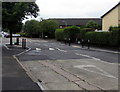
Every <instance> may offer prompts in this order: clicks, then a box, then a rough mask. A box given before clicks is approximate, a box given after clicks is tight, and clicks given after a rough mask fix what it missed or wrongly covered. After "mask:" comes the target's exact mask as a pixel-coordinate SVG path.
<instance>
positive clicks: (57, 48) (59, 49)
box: [56, 48, 67, 52]
mask: <svg viewBox="0 0 120 92" xmlns="http://www.w3.org/2000/svg"><path fill="white" fill-rule="evenodd" d="M56 49H57V50H59V51H62V52H67V51H66V50H61V49H59V48H56Z"/></svg>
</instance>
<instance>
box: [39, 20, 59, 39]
mask: <svg viewBox="0 0 120 92" xmlns="http://www.w3.org/2000/svg"><path fill="white" fill-rule="evenodd" d="M40 26H41V32H42V37H44V36H45V35H47V36H48V37H50V38H53V37H54V36H55V34H54V33H55V30H56V29H57V28H58V23H57V22H56V21H54V20H43V21H42V22H40Z"/></svg>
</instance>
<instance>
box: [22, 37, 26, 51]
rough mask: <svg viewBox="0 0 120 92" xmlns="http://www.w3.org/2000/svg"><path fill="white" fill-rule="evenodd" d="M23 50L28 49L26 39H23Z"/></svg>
mask: <svg viewBox="0 0 120 92" xmlns="http://www.w3.org/2000/svg"><path fill="white" fill-rule="evenodd" d="M22 48H23V49H26V39H22Z"/></svg>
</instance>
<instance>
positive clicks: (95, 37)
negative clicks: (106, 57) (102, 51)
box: [85, 32, 120, 46]
mask: <svg viewBox="0 0 120 92" xmlns="http://www.w3.org/2000/svg"><path fill="white" fill-rule="evenodd" d="M85 39H90V42H91V44H95V45H100V46H103V45H105V46H119V39H120V37H119V33H118V32H87V33H86V34H85Z"/></svg>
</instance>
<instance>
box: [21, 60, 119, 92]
mask: <svg viewBox="0 0 120 92" xmlns="http://www.w3.org/2000/svg"><path fill="white" fill-rule="evenodd" d="M67 62H69V63H67ZM83 62H84V63H83ZM87 62H88V63H87ZM90 62H97V61H96V60H94V61H93V60H89V59H81V60H80V59H79V60H39V61H25V62H24V61H21V64H22V65H23V66H24V67H25V70H26V71H29V72H31V74H32V75H33V76H34V78H36V79H37V80H39V82H40V85H42V88H43V90H80V91H81V92H82V91H85V92H88V91H89V92H92V91H93V90H96V91H99V92H104V91H105V90H117V89H118V84H117V81H118V80H117V79H115V78H113V77H112V76H110V75H108V74H104V72H102V71H101V70H99V69H98V70H96V68H94V67H91V68H92V70H91V69H89V70H91V71H95V72H96V74H95V76H94V75H92V74H93V73H87V72H85V71H82V70H80V69H77V68H75V67H76V66H77V65H82V64H83V65H86V66H87V64H89V63H90ZM89 65H91V63H90V64H89ZM100 65H102V67H103V65H104V68H105V65H106V64H102V63H100ZM97 66H98V65H97ZM111 66H112V65H110V66H109V68H110V67H111ZM116 66H117V65H114V67H116ZM85 69H86V68H85ZM94 69H95V70H94ZM116 70H117V67H116ZM116 70H115V71H116ZM80 72H81V73H80ZM83 74H85V75H88V74H89V75H88V76H87V77H85V76H84V75H83ZM94 77H95V78H94ZM34 78H33V80H34ZM96 91H95V92H96ZM108 92H109V91H108ZM115 92H117V91H115Z"/></svg>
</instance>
